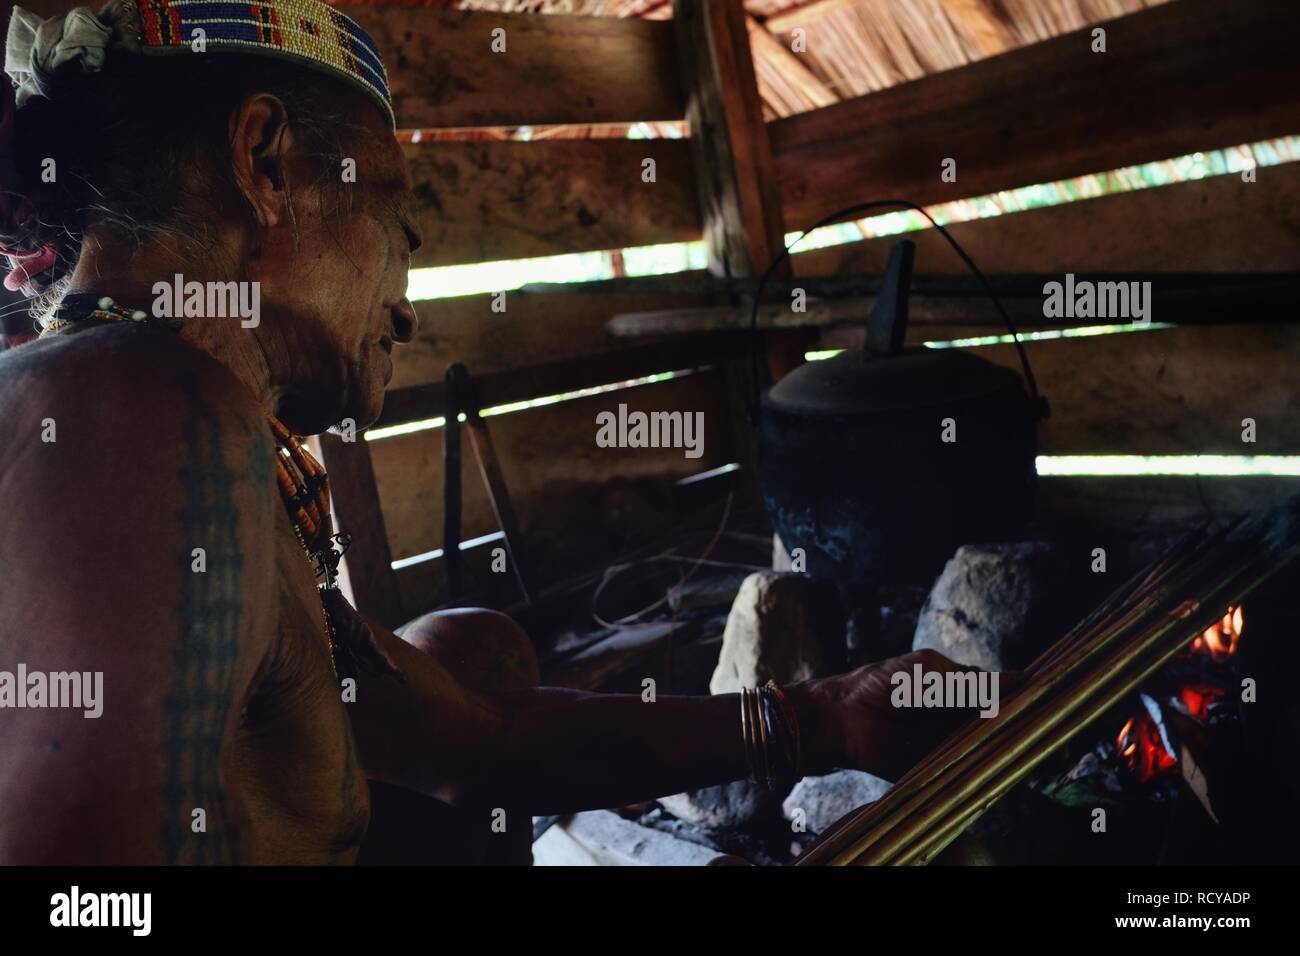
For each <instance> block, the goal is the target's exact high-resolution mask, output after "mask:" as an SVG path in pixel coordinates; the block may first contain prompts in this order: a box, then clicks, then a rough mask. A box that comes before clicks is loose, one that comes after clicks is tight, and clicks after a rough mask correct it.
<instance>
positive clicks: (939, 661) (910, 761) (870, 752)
mask: <svg viewBox="0 0 1300 956" xmlns="http://www.w3.org/2000/svg"><path fill="white" fill-rule="evenodd" d="M918 663H919V664H920V665H921V668H922V671H923V672H924V673H930V672H935V673H940V674H947V673H949V672H961V673H979V670H978V668H974V667H964V666H962V665H960V664H957V663H955V662H953V661H951V660H949V659H948V658H946V657H944V656H943V655H942V654H940V653H938V652H937V651H930V650H925V651H913V652H912V653H910V654H904V655H902V656H901V657H891V658H890V659H889V660H885V661H881V662H879V663H876V664H867V665H866V666H864V667H859V668H858V669H857V670H854V671H850V672H848V673H847V674H840V675H837V676H835V677H827V678H824V679H822V680H816V681H809V682H807V683H806V684H803V685H800V686H799V687H797V688H795V689H794V692H795V694H796V696H795V700H796V707H799V715H800V722H801V731H802V734H803V739H804V744H805V747H806V748H808V747H809V745H810V744H811V749H809V750H808V752H807V764H808V766H807V769H808V771H809V772H813V773H825V772H828V771H829V770H830V769H832V768H833V767H851V768H854V769H858V770H865V771H867V772H868V773H873V774H875V775H876V776H879V777H883V778H885V779H886V780H897V779H898V778H899V777H901V776H902V775H903V774H904V773H906V772H907V771H908V770H909V769H911V767H913V766H914V765H915V764H916V763H918V762H919V761H920V760H921V759H922V758H923V757H925V756H926V755H927V754H928V753H930V752H931V751H933V750H934V749H935V748H936V747H938V745H939V744H940V743H942V742H943V740H944V739H945V738H946V737H948V735H949V734H951V733H952V732H953V731H954V730H956V729H957V728H958V727H960V726H961V725H962V724H964V723H966V722H967V721H969V720H971V719H972V718H974V717H976V715H977V713H978V710H977V709H975V708H970V707H967V708H961V709H959V708H954V707H896V706H894V704H893V703H892V702H891V699H890V698H891V695H893V694H894V693H895V690H896V688H895V685H894V684H893V683H891V678H892V676H893V675H894V674H895V673H897V672H899V671H903V672H906V673H908V674H909V675H910V674H911V673H912V671H913V668H914V667H915V665H916V664H918ZM1000 676H1001V675H1000ZM1006 676H1008V677H1010V676H1011V675H1006ZM999 683H1000V689H1006V688H1007V686H1008V684H1009V683H1010V682H1009V681H1007V682H1003V681H1000V682H999ZM800 701H803V706H802V707H800V703H799V702H800ZM805 715H806V716H805Z"/></svg>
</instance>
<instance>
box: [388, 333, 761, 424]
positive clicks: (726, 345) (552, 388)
mask: <svg viewBox="0 0 1300 956" xmlns="http://www.w3.org/2000/svg"><path fill="white" fill-rule="evenodd" d="M747 341H748V337H747V336H734V335H732V336H727V335H721V336H719V335H713V336H708V335H701V336H696V337H692V338H691V339H690V340H689V341H686V342H682V341H671V342H664V343H656V344H653V345H639V346H635V347H632V348H626V349H623V350H621V351H617V352H610V353H607V354H604V355H598V356H597V355H593V356H588V357H584V358H578V359H567V360H564V361H558V362H547V363H543V364H540V365H532V366H528V367H527V368H519V369H511V370H508V371H504V372H495V373H489V374H487V375H478V374H476V373H474V369H472V368H471V369H470V370H469V371H470V373H471V374H473V375H474V388H475V391H476V392H477V394H478V397H479V402H480V404H481V406H482V407H483V408H490V407H492V406H494V405H505V404H509V403H511V402H521V401H527V400H529V399H534V398H540V397H542V396H546V395H555V394H559V393H562V392H571V391H577V390H580V389H583V388H591V387H594V386H599V385H610V384H614V383H616V382H624V381H628V380H630V379H635V378H643V377H646V376H649V375H656V374H658V373H660V372H673V371H678V370H681V369H688V368H703V367H707V366H712V365H714V364H715V363H717V362H720V361H723V360H724V359H726V358H729V357H735V356H740V355H743V354H745V348H746V345H747ZM448 408H449V404H448V389H447V384H446V382H443V381H436V382H429V383H426V384H423V385H412V386H409V387H407V388H398V389H390V390H389V392H388V393H387V394H386V395H385V396H384V411H383V414H382V415H381V416H380V418H379V421H378V422H377V423H376V424H377V427H385V426H389V425H400V424H404V423H406V422H413V421H420V420H423V419H428V418H436V417H438V416H442V415H445V414H446V413H447V410H448Z"/></svg>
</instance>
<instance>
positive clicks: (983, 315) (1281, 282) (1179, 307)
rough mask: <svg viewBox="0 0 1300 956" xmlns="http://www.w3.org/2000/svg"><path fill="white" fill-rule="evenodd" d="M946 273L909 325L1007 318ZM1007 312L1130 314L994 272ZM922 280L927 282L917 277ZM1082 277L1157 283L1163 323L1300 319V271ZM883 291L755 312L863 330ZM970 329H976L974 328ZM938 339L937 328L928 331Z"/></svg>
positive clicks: (662, 318)
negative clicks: (1083, 306)
mask: <svg viewBox="0 0 1300 956" xmlns="http://www.w3.org/2000/svg"><path fill="white" fill-rule="evenodd" d="M939 278H942V277H935V276H917V277H914V282H913V286H912V289H913V292H912V295H911V297H910V300H909V303H908V306H909V312H908V327H909V329H911V328H915V329H916V330H917V331H925V329H926V328H927V327H933V326H942V327H945V328H953V329H960V328H962V327H967V328H968V329H980V330H987V329H989V328H990V327H998V326H999V325H1000V319H999V318H998V315H997V312H996V311H994V308H993V306H992V304H991V303H990V302H989V300H988V298H987V297H986V296H985V295H984V293H983V292H982V291H981V290H978V289H974V288H971V285H972V283H967V282H962V283H960V286H961V287H964V288H963V291H961V292H960V293H958V294H946V295H934V294H927V293H926V292H924V291H922V289H923V288H924V286H925V285H936V284H937V283H936V282H935V280H936V279H939ZM988 279H989V282H990V284H991V285H992V287H993V289H994V290H995V291H996V292H997V294H998V297H999V298H1000V299H1001V301H1002V304H1003V306H1004V307H1005V308H1006V310H1007V314H1008V315H1009V316H1010V317H1011V320H1012V321H1013V322H1014V323H1015V326H1016V328H1018V329H1020V330H1022V331H1027V330H1029V329H1035V328H1068V327H1070V326H1072V325H1075V326H1077V325H1097V324H1106V323H1119V324H1123V323H1125V322H1127V321H1128V319H1127V318H1126V317H1123V316H1109V315H1107V316H1078V317H1066V316H1055V317H1048V316H1044V314H1043V300H1044V298H1045V294H1044V292H1043V289H1044V288H1046V287H1047V285H1048V283H1051V282H1056V283H1061V282H1062V281H1063V278H1062V276H1060V275H1057V274H1052V273H1049V274H1045V275H1027V276H998V275H990V276H988ZM916 280H920V281H916ZM1076 280H1078V281H1079V282H1083V281H1088V282H1096V283H1110V284H1115V283H1119V284H1123V285H1131V284H1132V283H1134V282H1150V283H1151V286H1150V296H1149V297H1147V298H1145V299H1144V303H1145V304H1144V308H1145V309H1146V310H1147V317H1148V319H1150V320H1152V321H1154V319H1151V317H1152V316H1160V321H1163V322H1171V323H1179V324H1190V323H1213V322H1220V323H1223V322H1237V321H1242V322H1252V321H1253V322H1259V321H1268V320H1275V321H1288V320H1293V319H1294V317H1296V316H1300V272H1290V273H1265V274H1262V275H1259V274H1250V275H1232V276H1221V277H1220V276H1215V275H1213V274H1211V275H1185V274H1181V273H1177V274H1172V273H1171V274H1164V275H1156V276H1154V277H1153V276H1152V275H1151V274H1143V273H1138V274H1135V273H1122V274H1120V273H1104V274H1096V273H1079V274H1077V275H1076ZM877 301H878V296H877V295H875V294H874V293H873V294H870V295H862V296H858V295H850V296H843V297H836V298H826V299H815V300H814V299H811V298H810V299H809V301H808V303H807V308H806V309H805V311H803V312H793V311H791V309H790V307H789V306H788V305H786V304H785V303H780V302H778V303H773V304H770V305H763V306H761V307H760V308H759V310H758V315H757V316H756V319H757V325H758V327H759V328H760V329H763V330H768V329H781V328H824V327H828V326H834V325H855V326H857V327H859V329H862V328H864V326H865V322H866V317H867V316H869V315H871V314H872V312H873V310H874V309H875V307H876V302H877ZM750 321H751V313H750V310H749V309H747V308H745V307H743V306H726V305H722V306H706V307H699V306H697V307H695V308H674V309H660V310H656V311H650V312H630V313H624V314H621V315H616V316H614V317H613V318H612V319H610V320H609V322H608V323H607V325H606V328H607V329H608V330H609V332H610V334H611V335H615V336H620V337H623V338H637V337H641V336H663V335H686V334H706V333H710V332H713V333H716V332H720V331H727V330H732V331H744V330H747V329H748V328H749V324H750ZM968 334H969V333H968ZM928 337H930V338H933V337H934V336H933V333H928Z"/></svg>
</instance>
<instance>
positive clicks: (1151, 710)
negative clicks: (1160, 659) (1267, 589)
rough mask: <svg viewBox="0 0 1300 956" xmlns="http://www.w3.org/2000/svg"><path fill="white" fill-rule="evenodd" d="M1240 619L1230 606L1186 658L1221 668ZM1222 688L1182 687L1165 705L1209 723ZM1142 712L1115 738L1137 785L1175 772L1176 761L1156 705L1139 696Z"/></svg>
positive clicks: (1238, 611) (1237, 634) (1238, 609)
mask: <svg viewBox="0 0 1300 956" xmlns="http://www.w3.org/2000/svg"><path fill="white" fill-rule="evenodd" d="M1243 624H1244V619H1243V616H1242V610H1241V605H1236V606H1231V607H1229V608H1228V610H1227V612H1226V613H1225V614H1224V615H1223V617H1222V618H1220V619H1219V620H1218V621H1215V622H1214V623H1213V624H1211V625H1210V626H1209V627H1208V628H1206V629H1205V631H1204V632H1203V633H1202V634H1200V635H1199V636H1198V637H1196V638H1195V639H1194V640H1193V641H1192V643H1191V645H1190V646H1189V647H1188V650H1187V654H1186V655H1184V656H1186V657H1188V658H1197V657H1201V658H1205V659H1208V660H1209V661H1210V662H1212V663H1213V664H1224V663H1226V662H1227V661H1229V660H1231V659H1232V656H1233V655H1234V654H1235V653H1236V652H1237V643H1238V641H1239V640H1240V639H1241V632H1242V627H1243ZM1225 693H1226V692H1225V691H1224V689H1223V688H1222V687H1216V686H1215V685H1213V684H1208V683H1204V682H1194V683H1186V684H1184V685H1182V686H1181V687H1180V688H1179V689H1178V691H1177V693H1176V694H1175V695H1174V696H1173V697H1172V698H1171V699H1170V700H1169V701H1168V704H1169V706H1171V707H1172V708H1173V709H1176V710H1178V711H1180V712H1181V713H1183V714H1185V715H1186V716H1188V717H1190V718H1192V719H1193V720H1195V721H1197V722H1198V723H1201V724H1206V723H1208V722H1209V720H1210V717H1211V715H1212V711H1213V710H1214V707H1215V705H1216V704H1217V703H1218V702H1219V701H1220V700H1222V699H1223V697H1224V695H1225ZM1141 696H1142V702H1143V704H1144V705H1145V707H1146V709H1145V710H1144V711H1143V712H1142V713H1140V714H1135V715H1133V716H1132V717H1130V718H1129V719H1128V720H1127V721H1125V722H1124V726H1123V727H1122V728H1121V729H1120V732H1119V735H1118V736H1117V737H1116V738H1115V748H1116V750H1118V752H1119V755H1120V758H1121V759H1122V760H1123V762H1124V764H1125V766H1127V767H1128V770H1129V772H1130V773H1131V774H1133V776H1134V777H1135V778H1136V779H1137V781H1138V783H1143V784H1145V783H1147V782H1149V781H1150V780H1153V779H1154V778H1156V777H1160V776H1163V775H1165V774H1170V773H1175V772H1178V771H1179V769H1180V768H1179V763H1178V757H1177V755H1176V754H1175V753H1174V747H1173V745H1172V744H1171V742H1170V740H1169V734H1168V731H1167V728H1166V726H1165V721H1164V719H1163V717H1162V715H1161V709H1160V704H1159V703H1157V702H1156V701H1155V700H1154V699H1153V698H1151V697H1149V696H1148V695H1146V694H1143V695H1141Z"/></svg>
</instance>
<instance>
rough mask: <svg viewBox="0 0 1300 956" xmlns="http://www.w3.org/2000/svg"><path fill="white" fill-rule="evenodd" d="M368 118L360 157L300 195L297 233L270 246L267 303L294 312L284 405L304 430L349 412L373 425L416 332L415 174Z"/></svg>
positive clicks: (278, 311)
mask: <svg viewBox="0 0 1300 956" xmlns="http://www.w3.org/2000/svg"><path fill="white" fill-rule="evenodd" d="M358 120H359V121H361V122H364V123H365V125H366V129H367V135H366V136H365V137H364V139H362V141H361V142H359V143H358V146H357V147H356V151H357V153H358V155H355V156H348V157H345V158H344V162H343V164H342V165H343V167H344V168H341V169H339V170H337V171H335V173H334V175H337V176H338V177H339V178H338V180H335V181H330V180H329V179H328V178H323V179H321V180H320V181H319V182H316V181H313V182H311V183H310V194H309V195H307V196H305V197H303V198H304V200H305V201H300V200H299V199H298V197H296V196H295V197H293V208H294V222H293V224H292V229H293V233H294V235H293V239H294V241H293V242H292V243H280V242H276V243H273V244H270V245H271V247H272V248H273V249H274V251H276V252H279V253H280V255H278V256H268V257H267V261H266V262H265V263H264V265H265V271H264V276H263V278H262V300H263V303H264V304H265V305H266V306H267V307H268V313H269V315H271V316H273V317H276V318H278V317H279V316H281V315H283V316H284V318H285V320H287V321H286V322H285V325H284V326H283V327H282V329H281V330H279V331H281V334H282V335H283V336H284V337H285V339H286V340H287V342H286V344H287V346H288V348H289V360H290V362H291V363H292V364H291V367H292V370H293V371H292V375H291V380H292V381H293V383H294V387H293V388H292V389H291V390H290V391H288V392H287V393H286V394H285V396H284V405H283V406H282V412H283V414H284V416H285V418H286V421H291V422H293V423H294V425H295V426H296V427H297V429H298V430H299V431H301V432H304V433H306V432H315V431H323V430H325V429H326V428H328V427H330V426H332V425H335V424H337V423H338V422H340V421H342V420H344V419H352V420H353V421H354V422H355V424H356V426H357V427H358V428H362V427H365V426H367V425H369V424H372V423H373V422H374V421H375V420H376V419H377V418H378V417H379V413H380V411H381V410H382V408H383V393H384V388H385V386H387V384H388V382H389V381H390V380H391V379H392V376H393V359H392V351H393V347H394V345H395V344H398V343H404V342H408V341H410V340H411V337H412V336H413V335H414V332H415V322H416V317H415V312H414V309H413V308H412V306H411V304H410V302H409V301H407V299H406V284H407V272H408V270H409V269H410V262H411V253H412V252H413V251H414V249H415V248H416V247H417V246H418V245H419V242H420V239H419V235H418V233H417V232H416V230H415V226H414V221H413V220H414V210H413V208H412V206H413V202H412V193H411V185H410V173H409V171H408V170H407V167H406V159H405V156H404V155H403V153H402V150H401V147H400V146H399V144H398V143H397V141H396V139H395V137H394V136H393V134H392V131H391V130H390V129H389V128H388V126H387V125H386V123H385V122H384V120H383V118H382V117H381V115H380V114H379V113H378V112H377V111H376V110H374V109H373V108H369V107H367V109H366V110H365V111H364V114H363V115H359V116H358ZM371 133H373V135H370V134H371ZM354 139H361V138H360V137H354ZM349 159H350V160H353V161H354V171H355V177H354V176H353V173H352V171H351V170H349V169H348V167H349V166H350V165H353V164H349V163H348V162H347V160H349ZM272 320H273V321H274V320H275V319H274V318H273V319H272Z"/></svg>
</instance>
